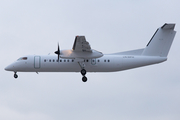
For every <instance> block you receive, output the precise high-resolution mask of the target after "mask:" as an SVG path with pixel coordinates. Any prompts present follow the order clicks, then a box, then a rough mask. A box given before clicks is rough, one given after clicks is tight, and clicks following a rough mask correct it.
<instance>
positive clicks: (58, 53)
mask: <svg viewBox="0 0 180 120" xmlns="http://www.w3.org/2000/svg"><path fill="white" fill-rule="evenodd" d="M54 53H55V54H57V55H58V61H59V55H60V49H59V43H58V50H57V51H55V52H54Z"/></svg>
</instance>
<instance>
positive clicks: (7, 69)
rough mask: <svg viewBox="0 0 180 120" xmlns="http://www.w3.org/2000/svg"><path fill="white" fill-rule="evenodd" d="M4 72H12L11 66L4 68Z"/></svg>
mask: <svg viewBox="0 0 180 120" xmlns="http://www.w3.org/2000/svg"><path fill="white" fill-rule="evenodd" d="M4 69H5V70H6V71H13V66H12V65H8V66H7V67H5V68H4Z"/></svg>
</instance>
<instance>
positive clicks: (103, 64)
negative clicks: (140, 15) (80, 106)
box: [5, 23, 176, 82]
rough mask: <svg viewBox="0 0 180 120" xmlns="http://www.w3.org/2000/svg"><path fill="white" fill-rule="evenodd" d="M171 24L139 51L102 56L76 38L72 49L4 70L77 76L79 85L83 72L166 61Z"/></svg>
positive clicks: (172, 34) (23, 59)
mask: <svg viewBox="0 0 180 120" xmlns="http://www.w3.org/2000/svg"><path fill="white" fill-rule="evenodd" d="M174 28H175V24H171V23H170V24H167V23H165V24H164V25H163V26H162V27H159V28H158V29H157V30H156V32H155V33H154V35H153V36H152V38H151V39H150V41H149V42H148V44H147V45H146V47H145V48H143V49H136V50H130V51H125V52H118V53H113V54H103V53H102V52H99V51H96V50H94V49H91V46H90V44H89V42H87V41H86V39H85V36H76V37H75V41H74V44H73V47H72V49H70V50H60V48H59V44H58V49H57V51H55V54H54V55H28V56H24V57H20V58H19V59H18V60H17V61H15V62H13V63H12V64H10V65H8V66H7V67H6V68H5V70H6V71H13V72H14V78H18V75H17V72H36V73H38V72H80V73H81V74H82V81H83V82H86V81H87V77H86V73H87V72H115V71H122V70H127V69H132V68H137V67H142V66H147V65H152V64H157V63H161V62H164V61H166V60H167V55H168V53H169V50H170V47H171V44H172V42H173V40H174V37H175V34H176V31H174Z"/></svg>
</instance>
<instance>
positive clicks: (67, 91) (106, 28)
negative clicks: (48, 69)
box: [0, 0, 180, 120]
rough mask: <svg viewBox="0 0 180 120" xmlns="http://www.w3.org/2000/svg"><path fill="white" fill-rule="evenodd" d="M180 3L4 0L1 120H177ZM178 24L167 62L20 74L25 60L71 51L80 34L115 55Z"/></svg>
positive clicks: (173, 0) (0, 21)
mask: <svg viewBox="0 0 180 120" xmlns="http://www.w3.org/2000/svg"><path fill="white" fill-rule="evenodd" d="M179 4H180V1H179V0H146V1H144V0H126V1H125V0H112V1H107V0H106V1H105V0H91V1H89V0H76V1H73V0H51V1H50V0H31V1H27V0H26V1H25V0H1V1H0V55H1V59H0V74H1V79H0V119H1V120H25V119H26V120H32V119H34V120H42V119H43V120H59V119H62V120H72V119H73V120H145V119H146V120H152V119H153V120H172V119H173V120H179V118H180V114H179V113H180V102H179V101H180V94H179V92H180V74H179V72H180V64H179V61H180V55H179V45H180V35H179V31H180V16H179V11H180V7H179ZM166 22H167V23H176V27H175V30H176V31H177V34H176V36H175V40H174V42H173V45H172V47H171V51H170V53H169V56H168V61H166V62H164V63H161V64H157V65H152V66H147V67H142V68H137V69H132V70H127V71H122V72H115V73H87V77H88V82H87V83H83V82H82V81H81V74H80V73H40V74H39V75H37V74H36V73H18V75H19V78H18V79H17V80H15V79H14V78H13V73H12V72H7V71H4V68H5V67H6V66H7V65H8V64H10V63H12V62H13V61H15V60H17V59H18V58H19V57H21V56H24V55H31V54H40V55H41V54H43V55H46V54H48V53H51V54H54V51H55V50H56V49H57V43H58V42H59V43H60V47H61V49H71V48H72V45H73V42H74V38H75V36H76V35H85V36H86V39H87V41H89V42H90V44H91V47H92V48H93V49H96V50H98V51H101V52H103V53H114V52H120V51H126V50H132V49H137V48H143V47H145V46H146V44H147V43H148V41H149V40H150V38H151V37H152V35H153V34H154V32H155V31H156V29H157V28H158V27H160V26H162V25H163V24H164V23H166Z"/></svg>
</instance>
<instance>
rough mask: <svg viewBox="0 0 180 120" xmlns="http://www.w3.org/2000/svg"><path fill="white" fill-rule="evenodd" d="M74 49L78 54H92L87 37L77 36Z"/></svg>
mask: <svg viewBox="0 0 180 120" xmlns="http://www.w3.org/2000/svg"><path fill="white" fill-rule="evenodd" d="M72 49H73V51H78V52H92V50H91V46H90V45H89V42H87V41H86V38H85V36H76V38H75V41H74V45H73V48H72Z"/></svg>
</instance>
